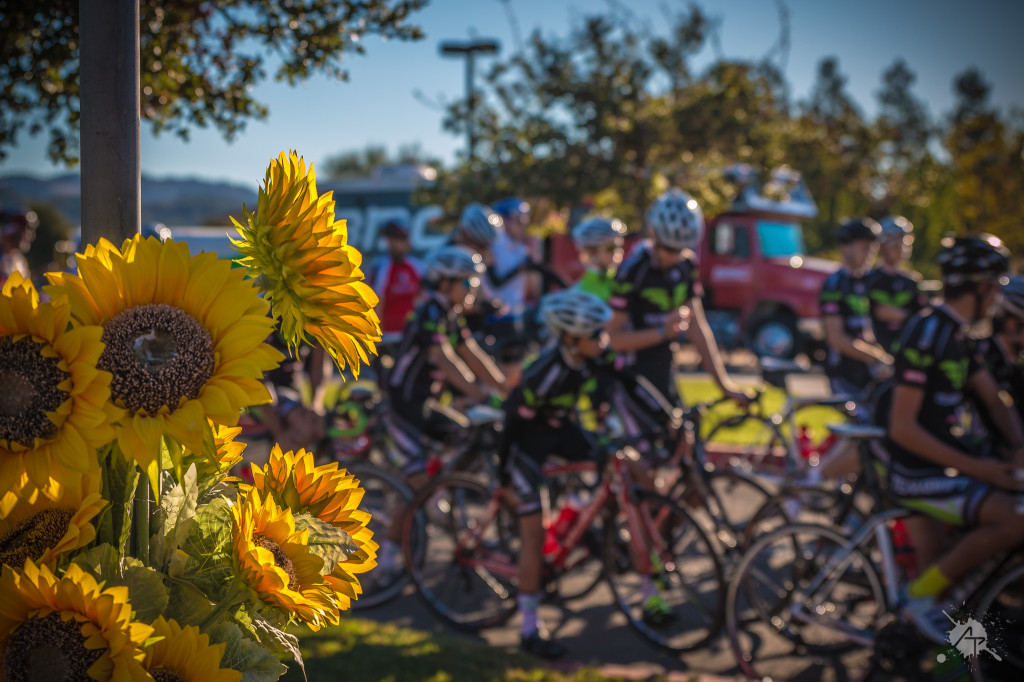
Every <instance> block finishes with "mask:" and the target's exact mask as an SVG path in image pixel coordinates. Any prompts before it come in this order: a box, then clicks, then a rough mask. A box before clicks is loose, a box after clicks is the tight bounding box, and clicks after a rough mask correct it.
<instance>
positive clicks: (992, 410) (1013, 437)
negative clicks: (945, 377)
mask: <svg viewBox="0 0 1024 682" xmlns="http://www.w3.org/2000/svg"><path fill="white" fill-rule="evenodd" d="M967 385H968V386H969V387H970V389H971V391H972V392H973V393H974V395H976V396H977V397H978V398H979V399H980V400H981V402H982V404H983V406H984V408H985V409H986V410H988V415H989V417H991V418H992V421H993V423H995V425H996V428H998V429H999V432H1000V433H1001V434H1002V435H1003V437H1004V438H1005V439H1006V443H1007V447H1008V448H1009V449H1010V450H1012V451H1016V450H1019V449H1020V448H1022V447H1024V427H1022V426H1021V420H1020V415H1019V414H1018V413H1017V410H1016V408H1015V407H1013V406H1010V405H1007V404H1006V403H1004V402H1003V400H1002V398H1001V397H1000V395H999V386H998V385H997V384H996V380H995V379H994V378H993V377H992V374H990V373H989V372H988V371H987V370H983V371H981V372H975V373H974V374H973V375H972V376H971V377H970V378H969V379H968V380H967Z"/></svg>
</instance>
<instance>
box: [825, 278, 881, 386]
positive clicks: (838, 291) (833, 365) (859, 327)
mask: <svg viewBox="0 0 1024 682" xmlns="http://www.w3.org/2000/svg"><path fill="white" fill-rule="evenodd" d="M870 312H871V303H870V301H869V300H868V286H867V279H866V278H865V277H855V276H854V275H853V274H851V273H850V271H849V270H847V269H846V268H841V269H839V270H836V271H835V272H834V273H832V275H830V276H829V278H828V279H827V280H825V285H824V286H823V287H822V289H821V314H822V316H823V317H827V316H829V315H839V316H840V317H841V318H842V320H843V331H845V332H846V334H847V336H849V337H850V338H854V339H863V338H864V337H865V333H866V332H867V330H868V329H870V327H871V315H870ZM825 371H826V373H827V374H828V376H829V377H830V378H833V379H841V380H842V381H844V382H845V383H847V384H849V385H851V386H856V387H857V388H863V387H865V386H867V385H868V383H869V382H870V380H871V372H870V370H869V369H868V365H866V364H864V363H863V362H861V361H859V360H855V359H853V358H851V357H849V356H848V355H844V354H842V353H840V352H839V351H837V350H835V349H832V348H830V349H829V351H828V359H827V360H826V361H825Z"/></svg>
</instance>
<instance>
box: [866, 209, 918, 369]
mask: <svg viewBox="0 0 1024 682" xmlns="http://www.w3.org/2000/svg"><path fill="white" fill-rule="evenodd" d="M879 225H880V226H881V231H880V233H879V237H878V254H879V256H880V259H879V260H880V262H879V263H878V266H877V267H875V269H874V270H872V271H871V273H870V274H869V275H868V277H867V280H868V298H869V299H870V301H871V330H872V332H874V335H875V340H877V341H878V344H879V345H880V346H881V347H882V348H884V349H885V350H886V352H890V353H891V352H892V346H893V344H894V343H896V341H898V340H899V338H900V332H901V331H902V330H903V325H904V324H905V323H906V321H907V319H909V318H910V316H912V315H914V314H915V313H917V312H918V311H919V310H921V308H923V307H924V306H925V305H926V304H927V303H928V299H927V297H925V295H924V294H923V293H922V292H921V289H920V282H921V275H919V274H918V273H916V272H913V271H910V270H907V269H906V267H905V265H906V262H907V260H908V259H909V258H910V252H911V249H912V248H913V244H914V226H913V225H911V223H910V221H909V220H907V219H906V218H904V217H903V216H887V217H885V218H882V220H880V221H879Z"/></svg>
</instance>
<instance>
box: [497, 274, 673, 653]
mask: <svg viewBox="0 0 1024 682" xmlns="http://www.w3.org/2000/svg"><path fill="white" fill-rule="evenodd" d="M541 315H542V317H543V319H544V321H545V323H546V324H547V325H548V327H550V329H551V332H552V335H553V336H554V338H555V339H556V342H555V344H553V345H552V346H550V347H549V348H548V350H547V351H546V352H544V353H543V354H542V355H541V356H540V357H539V358H537V360H536V361H535V362H533V363H532V364H531V365H530V366H529V367H527V368H526V369H525V370H524V372H523V377H522V381H521V383H520V384H519V385H518V386H517V387H516V388H515V389H513V390H512V392H511V393H510V394H509V397H508V399H507V400H506V401H505V405H504V408H505V429H504V438H503V442H502V448H501V472H502V477H503V484H504V485H505V486H506V487H507V489H508V490H509V491H510V492H511V494H512V496H513V497H514V498H515V505H516V513H517V515H518V516H519V533H520V539H521V547H520V554H519V566H518V569H519V595H518V603H519V612H520V615H521V616H522V631H521V635H522V639H521V643H520V646H521V647H522V649H523V650H524V651H527V652H528V653H531V654H534V655H537V656H541V657H544V658H557V657H559V656H561V655H562V654H563V653H564V652H565V650H564V648H563V647H562V646H561V645H560V644H558V643H557V642H555V641H553V640H552V639H551V638H550V637H549V635H548V634H547V632H545V631H544V629H543V628H542V627H541V624H540V620H539V617H538V614H537V607H538V605H539V604H540V597H541V571H542V566H543V544H544V527H543V523H542V519H541V502H540V495H539V491H538V488H539V486H540V484H541V480H542V468H543V465H544V460H545V459H546V458H547V457H548V456H549V455H551V454H558V455H560V456H562V457H566V458H581V457H587V456H589V455H591V454H592V453H593V451H594V447H595V446H594V444H595V443H596V442H597V441H596V438H595V437H594V435H593V433H592V432H589V430H588V426H587V425H588V424H594V422H593V421H592V420H588V419H585V418H583V417H582V416H581V415H580V414H579V413H578V409H577V408H578V406H579V405H581V404H583V403H588V404H590V405H591V406H592V408H594V409H597V410H598V411H603V408H602V406H603V405H604V404H605V403H606V401H607V398H608V397H609V396H610V394H611V393H612V392H616V389H615V388H614V387H613V386H611V384H610V381H609V379H611V378H612V377H613V376H614V374H609V372H608V371H607V370H608V368H607V366H606V363H607V361H608V359H609V358H611V357H614V354H609V353H608V336H607V334H606V333H605V332H604V328H605V325H606V324H607V323H608V321H609V320H610V319H611V317H612V311H611V309H610V308H609V307H608V305H607V304H606V303H605V302H604V301H602V300H601V299H600V298H598V297H597V296H596V295H594V294H591V293H589V292H585V291H579V290H576V289H568V290H564V291H560V292H556V293H553V294H549V295H548V296H546V297H545V298H544V299H543V301H542V303H541ZM650 397H651V398H654V397H655V396H653V395H652V396H650ZM662 403H663V401H662ZM663 404H664V403H663ZM665 408H666V410H669V409H670V408H668V406H667V405H665ZM669 416H670V415H668V414H667V413H666V417H669ZM666 421H667V419H666ZM638 480H640V481H641V483H643V481H644V479H643V478H639V479H638ZM648 485H649V483H648ZM644 588H645V590H646V592H647V594H646V595H645V603H644V615H645V619H647V620H648V621H649V622H651V623H652V624H658V623H664V622H667V620H669V619H671V617H672V611H671V608H670V607H669V606H668V604H666V603H665V601H664V600H663V599H661V597H660V595H659V594H658V590H657V587H656V586H655V584H654V582H653V580H651V579H648V580H647V581H645V586H644Z"/></svg>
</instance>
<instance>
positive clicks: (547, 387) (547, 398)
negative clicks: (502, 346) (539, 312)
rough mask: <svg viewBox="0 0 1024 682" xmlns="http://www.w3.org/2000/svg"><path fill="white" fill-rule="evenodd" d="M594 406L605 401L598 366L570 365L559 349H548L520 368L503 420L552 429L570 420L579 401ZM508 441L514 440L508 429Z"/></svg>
mask: <svg viewBox="0 0 1024 682" xmlns="http://www.w3.org/2000/svg"><path fill="white" fill-rule="evenodd" d="M583 397H586V398H587V399H588V400H589V402H590V404H591V405H592V406H594V407H597V406H599V405H601V404H603V403H604V402H606V401H607V388H606V380H605V379H603V377H602V376H601V373H600V372H599V371H598V367H597V363H596V362H594V361H584V362H582V363H581V364H580V365H578V366H575V365H572V364H570V363H569V361H568V360H567V359H566V357H565V353H564V352H563V351H562V348H561V347H560V346H555V347H552V348H549V349H547V350H546V351H545V352H544V353H542V354H541V355H540V356H539V357H538V358H537V359H536V360H534V361H533V362H532V363H530V364H528V365H527V366H526V367H525V368H524V369H523V376H522V379H521V380H520V382H519V384H518V385H517V386H516V387H515V388H514V389H513V390H512V392H511V393H510V394H509V396H508V398H506V399H505V403H504V407H505V413H506V415H507V416H506V419H507V420H508V421H510V422H511V421H515V420H538V421H545V422H547V423H549V424H551V425H552V426H555V425H557V424H561V423H563V422H565V421H566V420H568V419H570V417H571V415H573V414H574V413H575V410H576V407H577V405H578V404H579V402H580V399H581V398H583ZM507 431H508V433H507V434H506V437H507V438H512V439H513V440H514V439H515V438H516V435H517V434H516V433H515V432H514V431H513V430H511V429H508V430H507Z"/></svg>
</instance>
